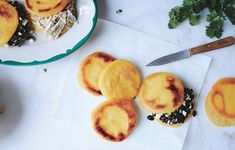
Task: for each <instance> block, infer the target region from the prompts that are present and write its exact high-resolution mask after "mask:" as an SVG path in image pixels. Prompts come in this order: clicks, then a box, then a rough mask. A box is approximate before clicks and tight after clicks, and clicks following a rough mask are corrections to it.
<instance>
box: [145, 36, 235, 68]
mask: <svg viewBox="0 0 235 150" xmlns="http://www.w3.org/2000/svg"><path fill="white" fill-rule="evenodd" d="M234 43H235V38H234V37H232V36H230V37H226V38H224V39H221V40H217V41H214V42H211V43H207V44H204V45H200V46H197V47H194V48H190V49H186V50H183V51H180V52H177V53H173V54H169V55H166V56H163V57H160V58H158V59H155V60H154V61H152V62H150V63H149V64H147V66H159V65H164V64H167V63H171V62H174V61H178V60H181V59H185V58H189V57H190V56H192V55H196V54H199V53H204V52H208V51H212V50H216V49H219V48H223V47H227V46H230V45H233V44H234Z"/></svg>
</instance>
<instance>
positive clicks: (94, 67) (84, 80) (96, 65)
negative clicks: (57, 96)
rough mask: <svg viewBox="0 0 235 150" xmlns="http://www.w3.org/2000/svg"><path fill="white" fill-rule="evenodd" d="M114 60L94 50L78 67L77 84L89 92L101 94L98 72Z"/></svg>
mask: <svg viewBox="0 0 235 150" xmlns="http://www.w3.org/2000/svg"><path fill="white" fill-rule="evenodd" d="M114 60H115V58H114V57H112V56H111V55H108V54H106V53H103V52H95V53H92V54H90V55H89V56H87V57H86V58H85V59H84V60H83V61H82V62H81V64H80V67H79V72H78V81H79V84H80V85H81V86H82V87H83V88H84V89H85V90H87V91H88V92H90V93H91V94H93V95H101V91H100V88H99V84H98V80H99V77H100V74H101V72H102V71H103V70H104V68H105V67H107V65H108V64H110V63H111V62H113V61H114Z"/></svg>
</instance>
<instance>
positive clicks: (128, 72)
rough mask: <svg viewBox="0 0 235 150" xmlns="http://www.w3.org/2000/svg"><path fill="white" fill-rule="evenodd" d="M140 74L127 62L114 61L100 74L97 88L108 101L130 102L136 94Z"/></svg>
mask: <svg viewBox="0 0 235 150" xmlns="http://www.w3.org/2000/svg"><path fill="white" fill-rule="evenodd" d="M140 80H141V79H140V73H139V71H138V69H137V68H136V66H135V65H133V64H132V63H131V62H129V61H127V60H122V59H119V60H115V61H114V62H112V63H110V64H109V65H108V66H107V67H106V68H105V69H104V71H103V72H102V73H101V74H100V78H99V87H100V90H101V92H102V94H103V95H104V96H105V97H107V98H108V99H112V98H116V99H127V100H132V99H133V98H134V97H135V96H136V95H137V93H138V90H139V86H140Z"/></svg>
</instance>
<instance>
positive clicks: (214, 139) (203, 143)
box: [98, 0, 235, 150]
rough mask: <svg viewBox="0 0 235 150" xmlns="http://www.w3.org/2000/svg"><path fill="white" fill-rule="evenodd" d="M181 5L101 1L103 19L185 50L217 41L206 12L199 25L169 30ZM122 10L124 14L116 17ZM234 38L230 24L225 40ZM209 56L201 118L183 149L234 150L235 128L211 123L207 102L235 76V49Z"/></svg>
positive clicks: (176, 0) (168, 0) (172, 0)
mask: <svg viewBox="0 0 235 150" xmlns="http://www.w3.org/2000/svg"><path fill="white" fill-rule="evenodd" d="M181 2H182V0H158V1H157V0H147V1H142V0H118V1H117V0H102V1H101V0H100V1H98V5H99V8H100V9H99V10H100V17H101V18H103V19H106V20H109V21H112V22H115V23H119V24H122V25H125V26H128V27H130V28H134V29H136V30H138V31H141V32H144V33H147V34H150V35H152V36H154V37H158V38H161V39H164V40H167V41H170V42H172V43H175V44H176V45H178V46H181V47H182V48H189V47H192V46H196V45H199V44H203V43H205V42H209V41H212V40H215V39H209V38H208V37H207V36H206V35H205V32H204V30H205V26H206V25H207V22H206V21H205V17H206V16H205V13H203V14H202V16H203V19H204V21H202V22H201V23H200V24H199V25H197V26H194V27H191V26H189V24H188V22H187V21H186V22H185V23H183V24H182V25H180V26H179V27H178V28H177V29H175V30H169V29H168V28H167V23H168V12H169V10H170V9H171V8H172V7H173V6H176V5H177V4H180V3H181ZM118 9H122V10H123V12H122V13H121V14H116V10H118ZM231 35H232V36H235V27H234V26H232V25H231V23H230V22H226V23H225V26H224V34H223V37H226V36H231ZM205 55H207V56H211V57H212V58H213V60H212V63H211V66H210V69H209V71H208V75H207V78H206V80H205V83H204V86H203V88H202V91H201V94H200V96H199V101H198V102H197V112H198V115H197V117H196V118H195V119H193V120H192V121H191V124H190V128H189V131H188V134H187V138H186V141H185V144H184V148H183V149H184V150H197V149H199V148H200V149H202V150H220V149H224V150H234V149H235V127H230V128H219V127H216V126H214V125H213V124H212V123H210V122H209V120H208V119H207V117H206V113H205V109H204V102H205V98H206V96H207V93H208V91H209V90H210V87H211V86H212V85H213V83H214V82H215V81H216V80H217V79H218V78H220V77H225V76H235V69H234V64H235V59H234V58H235V46H232V47H229V48H224V49H221V50H218V51H214V52H209V53H206V54H205ZM234 109H235V108H234Z"/></svg>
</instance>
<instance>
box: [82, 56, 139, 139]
mask: <svg viewBox="0 0 235 150" xmlns="http://www.w3.org/2000/svg"><path fill="white" fill-rule="evenodd" d="M79 68H80V69H79V73H78V81H79V83H80V85H81V86H82V87H83V88H84V89H85V90H87V91H88V92H90V93H91V94H93V95H103V96H105V97H106V98H107V100H106V101H105V102H103V103H102V104H100V105H99V106H98V107H97V108H96V109H95V110H94V111H93V113H92V126H93V127H94V129H95V131H96V132H97V133H98V135H100V136H101V137H103V138H104V139H106V140H109V141H113V142H118V141H122V140H124V139H125V138H127V137H128V135H129V134H130V133H131V132H132V130H133V129H134V127H135V126H136V123H137V113H136V111H135V108H134V106H133V105H132V100H133V99H134V98H135V97H136V95H137V93H138V89H139V87H140V82H141V77H140V73H139V71H138V69H137V68H136V66H135V65H133V64H132V63H131V62H129V61H127V60H123V59H115V58H114V57H112V56H110V55H108V54H105V53H103V52H95V53H93V54H91V55H89V56H87V57H86V58H85V59H84V60H83V61H82V62H81V64H80V67H79Z"/></svg>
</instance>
